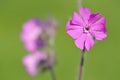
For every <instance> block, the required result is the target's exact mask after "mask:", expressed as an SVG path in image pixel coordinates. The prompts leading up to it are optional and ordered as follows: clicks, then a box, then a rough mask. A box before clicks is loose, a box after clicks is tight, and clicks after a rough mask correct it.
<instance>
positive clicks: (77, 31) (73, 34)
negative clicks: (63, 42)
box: [67, 29, 83, 39]
mask: <svg viewBox="0 0 120 80" xmlns="http://www.w3.org/2000/svg"><path fill="white" fill-rule="evenodd" d="M67 33H68V34H69V35H70V36H71V37H72V38H73V39H77V38H78V37H80V35H81V34H82V33H83V30H82V29H75V30H68V31H67Z"/></svg>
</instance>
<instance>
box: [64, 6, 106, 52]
mask: <svg viewBox="0 0 120 80" xmlns="http://www.w3.org/2000/svg"><path fill="white" fill-rule="evenodd" d="M66 30H67V33H68V34H69V35H70V36H71V37H72V38H73V39H75V45H76V46H77V47H78V48H80V49H81V50H83V49H84V48H85V49H87V50H88V51H89V50H90V49H91V48H92V47H93V45H94V39H96V40H103V39H105V38H106V37H107V35H106V32H107V30H106V19H105V17H102V15H101V14H100V13H97V14H91V11H90V10H89V9H88V8H85V7H84V8H81V9H80V11H79V13H76V12H74V15H73V17H72V20H69V21H68V23H67V25H66Z"/></svg>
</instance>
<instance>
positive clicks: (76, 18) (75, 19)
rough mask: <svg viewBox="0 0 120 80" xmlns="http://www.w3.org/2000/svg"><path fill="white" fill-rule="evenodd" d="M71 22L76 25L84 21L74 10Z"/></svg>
mask: <svg viewBox="0 0 120 80" xmlns="http://www.w3.org/2000/svg"><path fill="white" fill-rule="evenodd" d="M72 24H75V25H78V26H83V24H84V22H83V20H82V18H81V17H80V15H79V14H78V13H76V12H74V14H73V17H72Z"/></svg>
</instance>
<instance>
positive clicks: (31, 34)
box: [21, 19, 45, 52]
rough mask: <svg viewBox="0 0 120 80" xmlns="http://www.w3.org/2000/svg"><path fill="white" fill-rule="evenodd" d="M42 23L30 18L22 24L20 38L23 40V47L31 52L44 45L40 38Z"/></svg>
mask: <svg viewBox="0 0 120 80" xmlns="http://www.w3.org/2000/svg"><path fill="white" fill-rule="evenodd" d="M41 25H42V23H41V22H40V20H39V19H31V20H29V21H27V22H26V23H25V24H24V25H23V31H22V33H21V39H22V41H23V42H24V45H25V49H26V50H28V51H30V52H33V51H36V50H37V49H38V48H40V47H43V46H44V45H45V41H44V40H43V39H42V38H40V35H41V34H42V27H41Z"/></svg>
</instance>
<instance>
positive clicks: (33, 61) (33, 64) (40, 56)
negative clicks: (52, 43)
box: [22, 52, 47, 76]
mask: <svg viewBox="0 0 120 80" xmlns="http://www.w3.org/2000/svg"><path fill="white" fill-rule="evenodd" d="M46 60H47V54H45V53H43V52H35V53H31V54H29V55H27V56H25V57H24V58H23V61H22V62H23V64H24V66H25V67H26V70H27V72H28V73H29V74H30V76H35V75H36V74H37V71H38V69H39V66H42V64H40V63H41V62H44V61H46Z"/></svg>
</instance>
